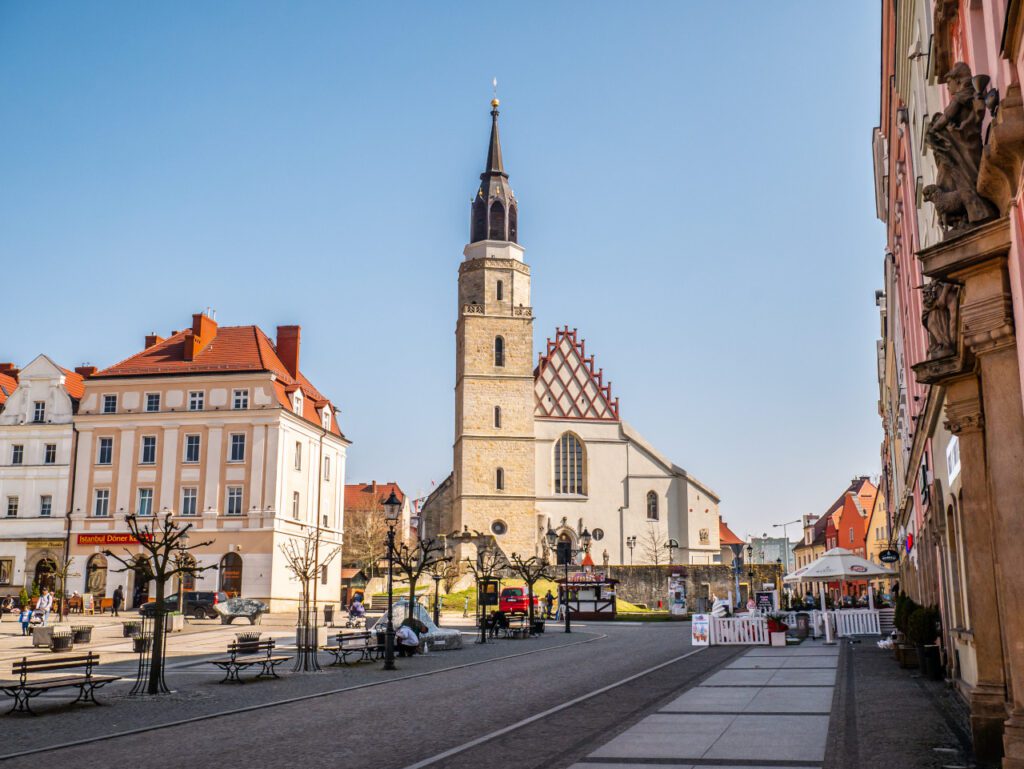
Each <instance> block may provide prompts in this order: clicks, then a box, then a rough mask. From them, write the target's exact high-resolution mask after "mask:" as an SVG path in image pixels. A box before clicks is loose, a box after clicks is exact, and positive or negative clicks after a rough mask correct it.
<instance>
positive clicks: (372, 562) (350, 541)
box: [342, 501, 388, 577]
mask: <svg viewBox="0 0 1024 769" xmlns="http://www.w3.org/2000/svg"><path fill="white" fill-rule="evenodd" d="M387 538H388V525H387V521H386V520H385V517H384V508H383V507H381V505H380V504H379V503H377V502H376V501H374V506H373V507H371V508H368V509H364V510H346V511H345V542H344V545H343V550H342V561H343V562H344V563H345V564H351V565H354V566H355V567H356V568H358V569H362V570H363V571H365V572H366V574H367V576H368V577H375V576H377V572H378V571H379V570H380V562H381V561H382V560H383V559H385V558H387V555H388V552H387V544H386V543H387Z"/></svg>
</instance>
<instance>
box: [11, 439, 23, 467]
mask: <svg viewBox="0 0 1024 769" xmlns="http://www.w3.org/2000/svg"><path fill="white" fill-rule="evenodd" d="M24 461H25V447H24V446H22V445H21V444H20V443H15V444H14V445H13V446H11V464H12V465H20V464H21V463H22V462H24Z"/></svg>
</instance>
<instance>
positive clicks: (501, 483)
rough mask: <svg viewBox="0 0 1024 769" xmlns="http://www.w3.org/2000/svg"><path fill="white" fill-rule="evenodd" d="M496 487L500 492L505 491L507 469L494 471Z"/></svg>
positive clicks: (501, 468) (500, 468)
mask: <svg viewBox="0 0 1024 769" xmlns="http://www.w3.org/2000/svg"><path fill="white" fill-rule="evenodd" d="M494 487H495V488H496V489H497V490H498V491H504V490H505V469H504V468H503V467H499V468H498V469H497V470H495V471H494Z"/></svg>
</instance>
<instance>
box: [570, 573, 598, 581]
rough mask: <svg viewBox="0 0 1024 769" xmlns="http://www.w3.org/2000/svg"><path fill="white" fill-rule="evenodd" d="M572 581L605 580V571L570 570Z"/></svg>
mask: <svg viewBox="0 0 1024 769" xmlns="http://www.w3.org/2000/svg"><path fill="white" fill-rule="evenodd" d="M569 581H570V582H604V572H603V571H592V572H585V571H572V572H569Z"/></svg>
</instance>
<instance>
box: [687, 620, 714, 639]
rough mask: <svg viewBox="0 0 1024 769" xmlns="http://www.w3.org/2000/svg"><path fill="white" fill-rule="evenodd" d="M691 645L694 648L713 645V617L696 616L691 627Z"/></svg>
mask: <svg viewBox="0 0 1024 769" xmlns="http://www.w3.org/2000/svg"><path fill="white" fill-rule="evenodd" d="M690 643H691V644H692V645H693V646H710V645H711V615H710V614H694V615H693V622H692V624H691V625H690Z"/></svg>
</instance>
